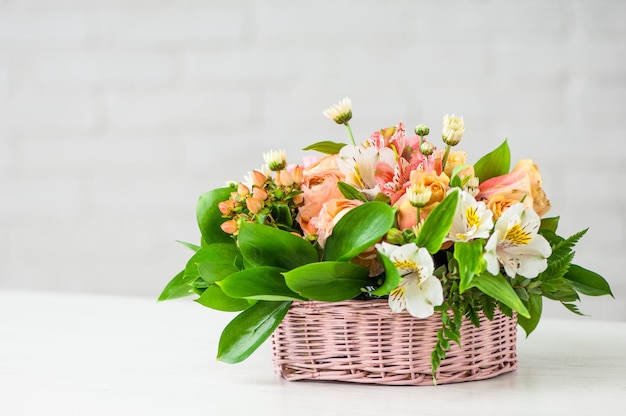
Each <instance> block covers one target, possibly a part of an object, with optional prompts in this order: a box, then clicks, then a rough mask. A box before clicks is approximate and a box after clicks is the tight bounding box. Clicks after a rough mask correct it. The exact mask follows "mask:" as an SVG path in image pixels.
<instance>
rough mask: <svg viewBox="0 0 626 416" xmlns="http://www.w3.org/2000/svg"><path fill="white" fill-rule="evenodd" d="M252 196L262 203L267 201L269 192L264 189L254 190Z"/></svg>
mask: <svg viewBox="0 0 626 416" xmlns="http://www.w3.org/2000/svg"><path fill="white" fill-rule="evenodd" d="M252 196H253V197H255V198H256V199H258V200H260V201H265V200H266V199H267V191H266V190H265V189H263V188H257V187H255V188H253V189H252Z"/></svg>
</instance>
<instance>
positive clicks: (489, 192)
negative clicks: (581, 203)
mask: <svg viewBox="0 0 626 416" xmlns="http://www.w3.org/2000/svg"><path fill="white" fill-rule="evenodd" d="M478 189H479V193H478V195H476V200H486V201H487V205H488V206H490V208H491V207H493V208H491V209H492V210H494V213H495V214H496V215H499V214H501V213H502V211H503V210H505V209H506V208H507V207H508V206H510V205H512V203H513V202H519V201H522V200H523V203H524V206H526V207H527V208H533V210H534V211H535V212H536V213H537V215H539V216H540V217H542V216H543V215H544V214H546V213H547V212H548V210H549V209H550V201H549V200H548V199H547V198H546V194H545V192H544V191H543V189H542V188H541V175H540V174H539V170H538V169H537V165H535V164H534V163H533V161H532V160H530V159H524V160H520V161H519V162H518V163H517V165H515V167H514V168H513V170H512V171H511V172H509V173H507V174H505V175H501V176H496V177H495V178H491V179H488V180H486V181H485V182H483V183H481V184H480V185H479V186H478Z"/></svg>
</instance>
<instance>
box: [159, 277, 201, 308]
mask: <svg viewBox="0 0 626 416" xmlns="http://www.w3.org/2000/svg"><path fill="white" fill-rule="evenodd" d="M195 279H197V276H196V277H186V276H185V271H184V270H183V271H181V272H180V273H178V274H177V275H176V276H174V278H173V279H172V280H170V282H169V283H168V284H167V286H165V289H163V291H162V292H161V295H160V296H159V299H158V300H159V301H162V300H168V299H177V298H182V297H184V296H188V295H192V294H194V293H195V292H194V290H193V287H192V286H191V284H192V283H193V281H194V280H195Z"/></svg>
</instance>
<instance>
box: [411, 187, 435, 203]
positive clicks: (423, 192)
mask: <svg viewBox="0 0 626 416" xmlns="http://www.w3.org/2000/svg"><path fill="white" fill-rule="evenodd" d="M432 194H433V193H432V191H431V190H430V188H427V187H425V186H422V185H411V186H410V187H409V189H407V191H406V195H407V198H408V199H409V202H410V203H411V205H413V206H414V207H416V208H424V207H425V206H426V205H428V202H430V197H431V196H432Z"/></svg>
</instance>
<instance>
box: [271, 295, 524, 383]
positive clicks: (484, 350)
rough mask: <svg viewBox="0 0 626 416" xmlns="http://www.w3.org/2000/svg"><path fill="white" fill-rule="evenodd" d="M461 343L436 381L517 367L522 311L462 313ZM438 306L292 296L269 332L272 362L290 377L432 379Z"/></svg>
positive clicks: (374, 380) (391, 380)
mask: <svg viewBox="0 0 626 416" xmlns="http://www.w3.org/2000/svg"><path fill="white" fill-rule="evenodd" d="M463 319H464V320H463V326H462V328H461V347H459V346H458V345H457V344H456V343H454V342H451V343H450V350H448V352H447V353H446V358H445V359H444V360H442V362H441V365H440V367H439V369H438V371H437V374H436V379H437V384H447V383H458V382H463V381H473V380H482V379H487V378H491V377H495V376H497V375H500V374H503V373H507V372H509V371H513V370H515V369H516V368H517V353H516V341H517V318H516V316H514V317H513V318H509V317H507V316H506V315H504V314H502V313H501V312H500V311H498V310H496V313H495V314H494V318H493V320H491V321H490V320H488V319H487V318H486V317H485V316H484V315H482V313H481V314H480V327H478V328H477V327H475V326H474V325H473V324H472V323H471V322H469V321H467V320H466V319H465V318H463ZM440 328H441V318H440V316H439V314H437V313H436V314H435V315H432V316H431V317H429V318H426V319H417V318H414V317H413V316H411V315H409V314H408V313H406V312H403V313H392V312H391V310H390V309H389V305H388V303H387V301H386V300H367V301H357V300H352V301H345V302H317V301H308V302H293V304H292V306H291V308H290V309H289V312H288V313H287V315H286V316H285V318H284V320H283V321H282V322H281V324H280V325H279V326H278V328H277V329H276V330H275V331H274V333H273V334H272V338H271V343H272V354H273V359H274V367H275V369H276V371H277V373H278V374H279V375H281V376H282V377H283V378H285V379H286V380H290V381H296V380H323V381H345V382H352V383H368V384H388V385H413V386H420V385H431V386H432V385H433V384H434V383H433V377H432V372H431V352H432V350H433V346H434V344H435V341H436V339H437V330H439V329H440Z"/></svg>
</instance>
